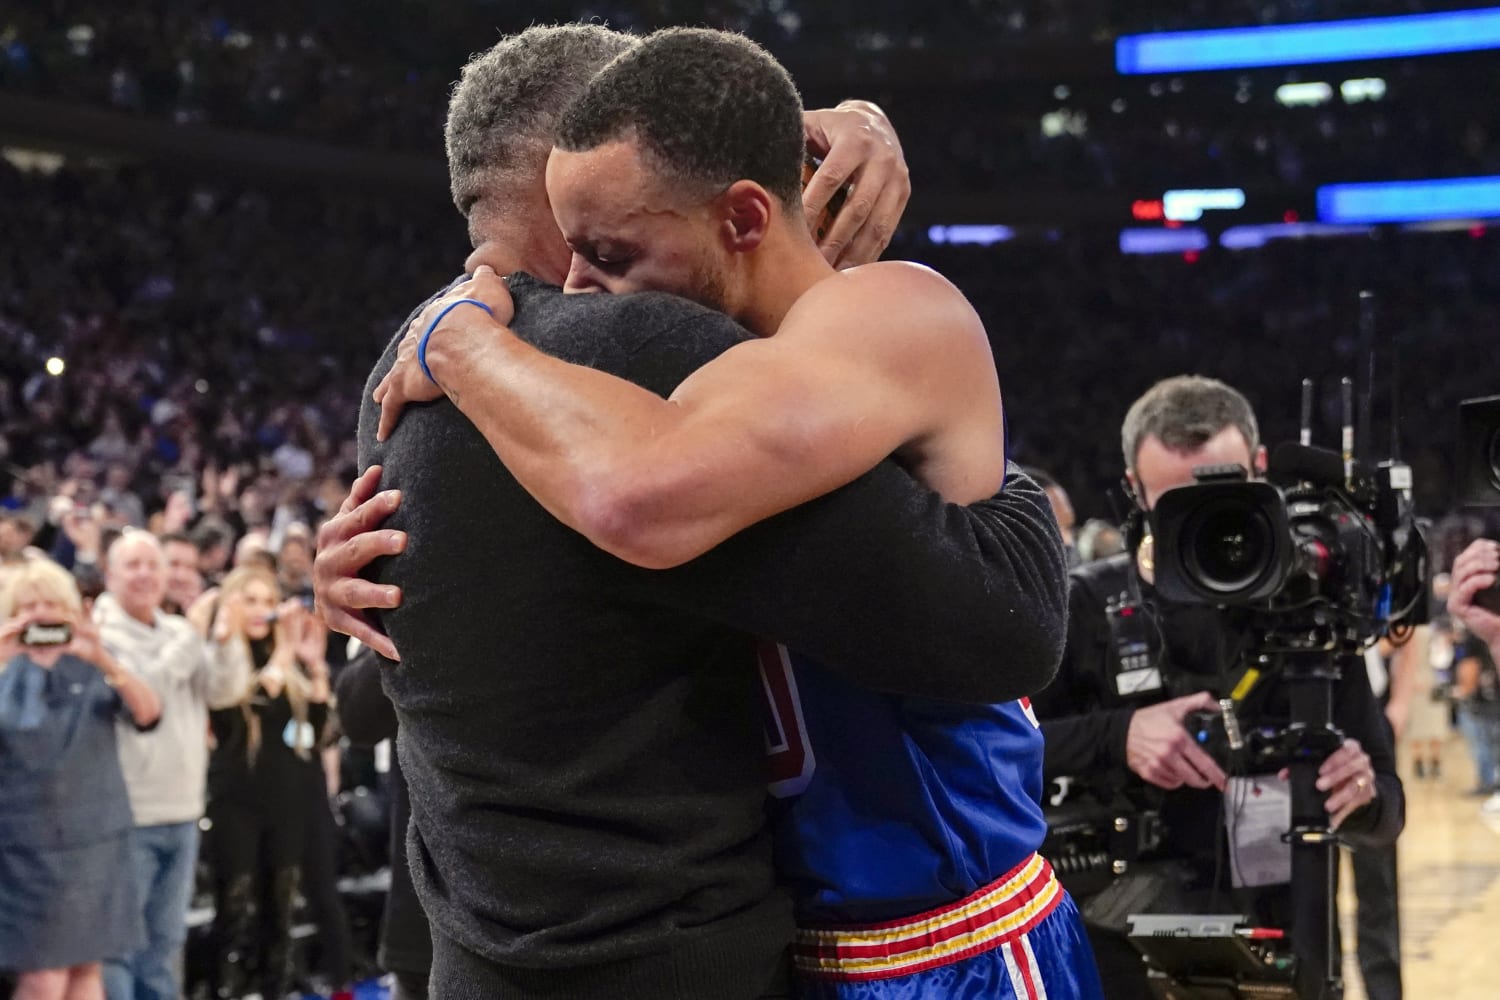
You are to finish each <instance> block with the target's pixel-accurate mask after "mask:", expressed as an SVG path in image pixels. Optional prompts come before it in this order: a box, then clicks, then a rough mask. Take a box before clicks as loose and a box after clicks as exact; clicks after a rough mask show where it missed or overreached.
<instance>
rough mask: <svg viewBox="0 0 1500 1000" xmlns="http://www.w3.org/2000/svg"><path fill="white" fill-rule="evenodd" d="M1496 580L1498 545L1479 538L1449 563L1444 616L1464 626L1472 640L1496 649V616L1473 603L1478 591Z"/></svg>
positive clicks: (1499, 626) (1499, 628)
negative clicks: (1450, 573) (1446, 601)
mask: <svg viewBox="0 0 1500 1000" xmlns="http://www.w3.org/2000/svg"><path fill="white" fill-rule="evenodd" d="M1496 580H1500V542H1495V541H1491V540H1490V539H1488V538H1481V539H1479V540H1478V541H1476V542H1474V544H1472V545H1470V546H1469V547H1468V548H1466V549H1464V550H1463V552H1462V553H1460V554H1459V557H1458V558H1457V559H1455V560H1453V581H1452V584H1451V589H1450V590H1449V591H1448V613H1449V614H1450V615H1452V616H1453V617H1454V618H1457V619H1458V620H1459V621H1461V622H1463V623H1464V627H1466V628H1467V629H1468V630H1469V632H1470V633H1472V634H1473V636H1474V637H1475V638H1476V639H1479V640H1481V641H1483V642H1486V643H1488V644H1489V645H1490V647H1491V648H1494V647H1496V646H1500V615H1497V614H1495V613H1494V612H1492V611H1486V610H1485V609H1484V608H1481V607H1480V606H1479V605H1477V604H1475V603H1474V598H1475V596H1476V595H1478V593H1479V592H1480V591H1481V590H1484V589H1485V588H1487V587H1493V586H1494V585H1495V581H1496Z"/></svg>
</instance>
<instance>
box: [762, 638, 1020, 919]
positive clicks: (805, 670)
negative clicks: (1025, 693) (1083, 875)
mask: <svg viewBox="0 0 1500 1000" xmlns="http://www.w3.org/2000/svg"><path fill="white" fill-rule="evenodd" d="M761 675H762V679H763V681H764V682H765V688H766V695H767V702H768V704H769V705H770V712H769V713H768V720H769V721H768V730H767V744H768V748H769V751H770V759H771V768H772V781H771V791H772V793H773V795H775V796H776V797H777V798H778V799H781V800H782V801H781V802H779V803H778V804H777V813H776V815H775V833H776V864H777V871H778V873H779V875H780V876H781V879H782V881H783V883H784V884H786V885H787V886H788V887H789V888H790V889H791V890H792V892H793V895H794V899H795V901H796V904H797V916H798V920H799V922H801V923H804V924H830V923H833V924H839V923H854V924H859V923H871V922H877V921H882V920H889V919H896V918H901V917H906V916H910V915H912V914H916V913H921V912H924V911H926V910H929V909H932V908H934V907H938V906H943V905H945V904H948V903H951V902H953V901H954V900H956V899H962V898H963V897H965V896H968V895H969V894H971V893H973V892H975V891H976V890H978V889H979V888H980V887H982V886H985V885H987V884H989V883H990V882H992V881H994V880H995V879H997V878H999V877H1000V876H1001V875H1003V874H1004V873H1006V872H1007V871H1010V870H1011V869H1013V868H1014V867H1015V866H1017V865H1018V864H1020V863H1021V862H1023V861H1025V860H1026V859H1027V858H1028V857H1029V856H1030V855H1031V854H1032V853H1033V852H1034V851H1036V850H1037V849H1038V848H1039V847H1040V846H1041V844H1042V839H1043V837H1044V836H1045V835H1046V831H1047V824H1046V822H1045V821H1044V820H1043V818H1042V808H1041V794H1042V733H1041V728H1040V727H1039V726H1038V725H1037V722H1036V718H1035V716H1034V715H1033V714H1032V712H1031V707H1030V704H1029V703H1028V702H1026V701H1025V700H1024V699H1023V700H1021V701H1013V702H1007V703H1005V704H1002V705H960V704H956V703H951V702H941V701H932V700H928V699H923V698H905V697H899V696H896V695H889V694H880V693H876V692H872V691H866V690H863V689H861V688H858V687H856V686H855V685H853V684H851V683H850V682H848V681H846V680H842V679H840V678H839V677H837V676H836V675H834V674H832V673H830V672H829V671H827V670H825V669H823V668H822V667H819V666H818V665H817V664H816V663H813V662H811V661H809V660H808V659H807V658H806V657H802V656H799V655H798V654H796V653H795V652H789V651H787V650H786V649H784V648H782V647H780V646H774V645H771V644H763V646H762V649H761Z"/></svg>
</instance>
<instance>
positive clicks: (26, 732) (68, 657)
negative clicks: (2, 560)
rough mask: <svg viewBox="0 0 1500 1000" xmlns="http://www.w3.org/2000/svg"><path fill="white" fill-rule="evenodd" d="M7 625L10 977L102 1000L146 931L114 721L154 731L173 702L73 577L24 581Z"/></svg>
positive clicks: (2, 676) (29, 988)
mask: <svg viewBox="0 0 1500 1000" xmlns="http://www.w3.org/2000/svg"><path fill="white" fill-rule="evenodd" d="M0 620H3V621H4V625H0V664H3V665H0V801H3V802H4V803H5V809H4V812H3V814H0V968H3V969H13V970H17V971H18V972H19V973H20V979H19V982H18V984H17V987H16V994H15V995H16V996H17V997H19V998H22V1000H42V998H47V1000H53V998H56V1000H62V998H64V997H68V998H72V997H97V996H101V995H102V990H103V986H102V983H101V979H100V962H101V961H102V960H103V959H105V958H108V957H110V956H113V955H117V954H121V953H124V952H128V951H130V950H132V949H134V948H137V947H139V946H140V945H141V943H142V941H143V940H144V931H145V928H144V925H143V923H142V920H141V909H140V906H139V903H138V900H137V897H136V885H135V881H134V879H133V878H132V877H131V842H130V838H131V827H132V823H131V815H130V799H129V797H128V796H127V794H126V791H125V781H124V778H123V777H122V776H121V773H120V761H119V755H118V753H117V751H116V747H115V720H116V719H118V718H120V717H122V716H124V717H126V718H128V719H129V720H130V721H131V723H132V724H133V725H134V726H135V727H136V729H138V730H141V731H146V730H149V729H150V728H151V727H152V726H154V725H155V724H156V721H157V719H158V718H159V717H160V715H161V704H160V702H159V701H158V699H157V696H156V694H155V692H154V691H152V689H151V686H150V685H148V684H147V683H146V682H145V681H143V680H142V679H141V678H140V677H139V676H138V675H137V674H136V673H134V672H133V671H131V670H130V669H129V668H127V667H125V666H124V665H122V664H121V663H120V662H119V661H118V660H116V659H115V658H114V657H113V656H111V655H110V654H109V653H108V652H107V651H106V650H105V648H104V647H103V646H102V645H101V644H100V641H99V632H98V630H97V629H96V628H95V627H94V624H93V623H92V622H90V621H89V619H88V618H87V616H86V615H85V614H84V610H83V601H82V598H81V596H80V595H79V593H78V587H77V585H76V584H75V583H74V582H73V578H72V577H71V576H70V575H69V574H68V572H67V571H66V570H64V569H63V568H62V567H60V566H57V565H55V564H53V563H51V562H48V561H46V560H43V559H34V560H32V561H31V562H29V563H27V564H25V565H24V566H21V567H18V568H16V569H14V570H13V571H11V572H10V573H9V574H8V576H7V579H6V581H5V584H4V586H3V590H0ZM32 626H50V627H51V628H53V629H58V628H66V630H67V635H68V638H67V639H66V641H62V642H52V641H50V640H49V641H48V642H45V643H41V642H39V639H38V638H33V637H29V636H30V631H29V630H30V628H31V627H32Z"/></svg>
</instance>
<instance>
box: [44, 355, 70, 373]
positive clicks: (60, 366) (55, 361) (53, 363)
mask: <svg viewBox="0 0 1500 1000" xmlns="http://www.w3.org/2000/svg"><path fill="white" fill-rule="evenodd" d="M67 368H68V366H67V365H66V364H65V363H64V362H63V359H62V358H48V359H47V374H48V375H51V376H52V377H53V378H56V377H57V376H59V375H61V374H62V373H63V372H65V371H67Z"/></svg>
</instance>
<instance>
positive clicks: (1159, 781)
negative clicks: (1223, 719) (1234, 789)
mask: <svg viewBox="0 0 1500 1000" xmlns="http://www.w3.org/2000/svg"><path fill="white" fill-rule="evenodd" d="M1218 707H1219V703H1218V702H1217V701H1215V700H1214V696H1213V695H1211V694H1209V693H1208V692H1207V691H1200V692H1198V693H1197V694H1192V695H1188V696H1187V697H1185V698H1174V699H1172V700H1171V701H1165V702H1162V703H1161V704H1160V705H1152V706H1151V707H1149V708H1142V709H1137V710H1136V712H1135V713H1134V714H1133V715H1131V717H1130V729H1129V731H1128V732H1127V733H1126V736H1125V763H1126V765H1127V766H1128V767H1129V768H1130V769H1131V770H1132V771H1134V772H1135V773H1136V774H1138V775H1140V776H1141V777H1142V778H1143V779H1145V780H1146V781H1149V782H1150V783H1151V784H1153V785H1155V786H1157V787H1158V788H1166V789H1169V790H1170V789H1173V788H1181V787H1182V786H1183V785H1189V786H1191V787H1193V788H1217V789H1219V790H1220V791H1223V789H1224V784H1225V781H1226V778H1225V776H1224V771H1223V770H1222V769H1221V768H1220V767H1219V765H1218V764H1216V763H1214V759H1213V758H1212V757H1210V756H1209V755H1208V754H1207V753H1205V752H1204V750H1203V748H1202V747H1200V746H1198V744H1197V743H1195V742H1194V741H1193V738H1192V737H1191V736H1190V735H1188V731H1187V729H1186V727H1184V726H1183V724H1182V720H1183V718H1184V717H1186V716H1187V714H1188V713H1189V712H1194V711H1199V710H1208V711H1212V710H1214V709H1217V708H1218Z"/></svg>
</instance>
